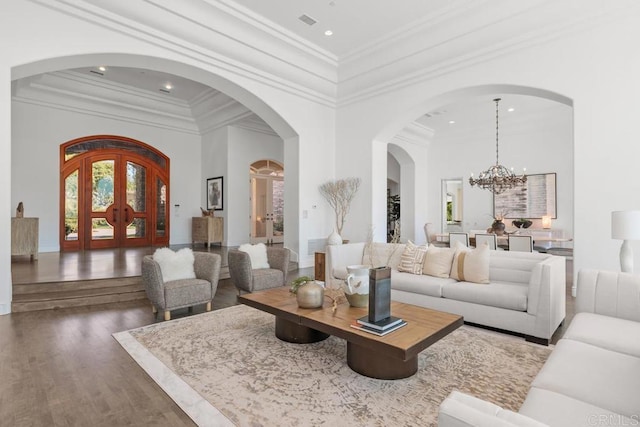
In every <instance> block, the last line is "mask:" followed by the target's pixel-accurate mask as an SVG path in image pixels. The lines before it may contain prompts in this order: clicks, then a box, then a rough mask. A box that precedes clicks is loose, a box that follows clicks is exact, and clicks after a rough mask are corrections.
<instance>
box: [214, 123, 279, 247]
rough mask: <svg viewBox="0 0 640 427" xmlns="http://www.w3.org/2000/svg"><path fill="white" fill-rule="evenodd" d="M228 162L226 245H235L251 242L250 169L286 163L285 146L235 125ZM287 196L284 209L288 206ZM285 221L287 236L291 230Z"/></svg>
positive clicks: (266, 136)
mask: <svg viewBox="0 0 640 427" xmlns="http://www.w3.org/2000/svg"><path fill="white" fill-rule="evenodd" d="M228 136H229V139H228V159H227V160H228V161H227V164H228V165H229V167H228V169H227V177H228V181H226V180H227V177H225V181H226V182H228V183H226V184H225V186H226V187H227V191H228V193H227V194H228V197H227V199H226V200H225V210H227V207H226V206H228V211H227V215H229V217H231V218H233V219H234V220H233V221H227V222H228V223H229V227H228V228H227V232H228V237H227V244H228V245H229V246H236V245H240V244H242V243H248V242H249V241H250V234H251V223H250V220H249V217H250V215H251V202H250V200H249V197H250V196H251V185H250V183H249V166H251V164H252V163H254V162H256V161H258V160H263V159H269V160H275V161H277V162H279V163H280V164H283V163H284V143H283V141H282V139H281V138H278V137H276V136H271V135H266V134H264V133H259V132H253V131H250V130H246V129H241V128H237V127H233V126H229V127H228ZM284 180H285V182H286V181H287V165H286V164H284ZM286 196H287V195H286V194H285V206H286V204H287V197H286ZM287 225H288V224H287V222H286V221H285V224H284V226H285V233H286V231H288V227H287Z"/></svg>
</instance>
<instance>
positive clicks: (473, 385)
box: [114, 305, 551, 426]
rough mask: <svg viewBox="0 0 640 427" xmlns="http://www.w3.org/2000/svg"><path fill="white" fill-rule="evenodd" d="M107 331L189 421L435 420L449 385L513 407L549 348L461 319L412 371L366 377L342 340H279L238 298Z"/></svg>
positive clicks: (269, 323) (264, 317)
mask: <svg viewBox="0 0 640 427" xmlns="http://www.w3.org/2000/svg"><path fill="white" fill-rule="evenodd" d="M114 337H115V338H116V339H117V340H118V341H119V342H120V343H121V344H122V345H123V347H124V348H125V349H126V350H127V351H128V352H129V353H130V354H131V355H132V357H133V358H134V359H135V360H136V361H137V362H138V363H139V364H140V365H141V366H142V367H143V368H144V369H145V370H146V371H147V372H148V373H149V374H150V375H151V376H152V378H154V380H155V381H156V382H158V384H160V386H161V387H162V388H163V389H164V390H165V391H166V392H167V393H168V394H169V395H170V396H171V398H172V399H174V400H175V401H176V402H177V403H178V404H179V405H180V406H181V407H182V409H183V410H185V412H186V413H187V414H188V415H189V416H190V417H191V418H192V419H193V420H194V421H195V422H196V423H197V424H198V425H237V426H302V425H321V424H322V425H331V426H360V425H362V426H364V425H366V426H413V425H421V426H435V425H436V424H437V412H438V405H439V404H440V403H441V402H442V401H443V400H444V399H445V397H446V396H447V395H448V394H449V393H450V392H451V391H452V390H454V389H455V390H460V391H463V392H466V393H469V394H472V395H474V396H477V397H480V398H482V399H486V400H489V401H491V402H493V403H496V404H499V405H501V406H503V407H504V408H508V409H512V410H516V411H517V410H518V408H519V407H520V405H521V404H522V402H523V401H524V398H525V396H526V394H527V390H528V388H529V385H530V384H531V382H532V381H533V378H534V377H535V375H536V374H537V373H538V371H539V370H540V368H541V367H542V365H543V363H544V362H545V360H546V359H547V357H548V355H549V353H550V352H551V349H550V348H547V347H542V346H537V345H535V344H530V343H527V342H525V341H524V339H522V338H517V337H511V336H508V335H503V334H499V333H494V332H491V331H486V330H483V329H478V328H473V327H468V326H463V327H462V328H460V329H458V330H456V331H455V332H453V333H452V334H450V335H449V336H447V337H445V338H443V339H442V340H440V341H439V342H437V343H436V344H434V345H432V346H431V347H429V348H427V349H426V350H424V351H423V352H422V353H421V354H420V356H419V362H418V373H417V374H416V375H414V376H413V377H411V378H407V379H402V380H395V381H385V380H375V379H371V378H367V377H364V376H361V375H359V374H357V373H355V372H353V371H351V369H349V367H348V366H347V363H346V351H347V348H346V342H345V341H344V340H342V339H339V338H335V337H330V338H329V339H327V340H325V341H322V342H319V343H314V344H304V345H300V344H290V343H285V342H282V341H280V340H278V339H277V338H276V337H275V335H274V317H273V316H272V315H270V314H267V313H263V312H261V311H259V310H256V309H253V308H250V307H247V306H243V305H239V306H234V307H230V308H226V309H223V310H218V311H214V312H210V313H205V314H200V315H196V316H191V317H187V318H182V319H178V320H174V321H171V322H164V323H158V324H154V325H151V326H146V327H142V328H139V329H134V330H131V331H127V332H120V333H117V334H114ZM218 411H219V412H218Z"/></svg>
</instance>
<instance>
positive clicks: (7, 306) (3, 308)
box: [0, 302, 11, 316]
mask: <svg viewBox="0 0 640 427" xmlns="http://www.w3.org/2000/svg"><path fill="white" fill-rule="evenodd" d="M10 313H11V303H10V302H7V303H2V304H0V316H1V315H3V314H10Z"/></svg>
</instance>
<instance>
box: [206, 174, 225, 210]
mask: <svg viewBox="0 0 640 427" xmlns="http://www.w3.org/2000/svg"><path fill="white" fill-rule="evenodd" d="M205 198H206V199H207V210H212V209H213V210H216V211H221V210H223V209H224V186H223V177H221V176H217V177H215V178H208V179H207V187H206V189H205Z"/></svg>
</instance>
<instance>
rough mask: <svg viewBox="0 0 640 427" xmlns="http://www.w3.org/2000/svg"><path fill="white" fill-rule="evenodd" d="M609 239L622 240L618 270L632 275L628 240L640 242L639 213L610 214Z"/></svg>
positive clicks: (631, 253) (618, 212) (620, 212)
mask: <svg viewBox="0 0 640 427" xmlns="http://www.w3.org/2000/svg"><path fill="white" fill-rule="evenodd" d="M611 238H612V239H618V240H622V241H623V242H622V246H621V247H620V269H621V270H622V271H623V272H625V273H633V250H631V244H630V243H629V241H630V240H640V211H616V212H611Z"/></svg>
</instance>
